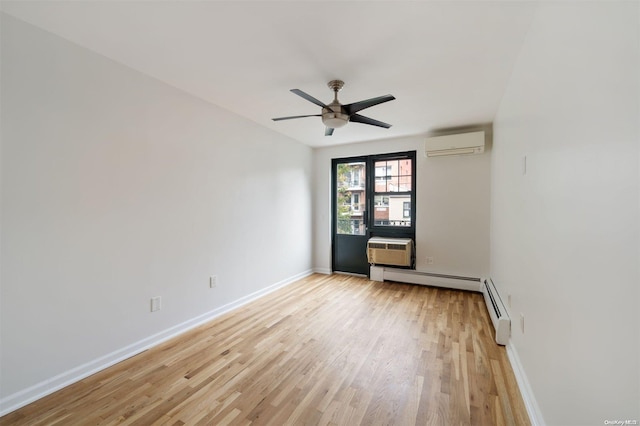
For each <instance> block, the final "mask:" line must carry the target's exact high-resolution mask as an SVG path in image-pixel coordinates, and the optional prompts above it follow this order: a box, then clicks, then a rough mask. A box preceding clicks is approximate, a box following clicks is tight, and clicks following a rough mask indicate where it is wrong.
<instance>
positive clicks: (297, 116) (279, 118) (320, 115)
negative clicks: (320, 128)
mask: <svg viewBox="0 0 640 426" xmlns="http://www.w3.org/2000/svg"><path fill="white" fill-rule="evenodd" d="M304 117H322V114H311V115H292V116H290V117H278V118H272V120H273V121H281V120H291V119H292V118H304Z"/></svg>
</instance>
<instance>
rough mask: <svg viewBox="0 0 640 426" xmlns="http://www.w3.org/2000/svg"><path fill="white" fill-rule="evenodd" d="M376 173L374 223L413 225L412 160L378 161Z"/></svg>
mask: <svg viewBox="0 0 640 426" xmlns="http://www.w3.org/2000/svg"><path fill="white" fill-rule="evenodd" d="M375 173H376V179H375V186H374V191H375V194H374V215H373V216H374V217H373V219H374V225H375V226H411V216H412V208H413V207H412V205H411V192H412V191H413V188H412V185H411V181H412V176H411V173H412V160H411V159H409V158H406V159H405V158H403V159H398V160H388V161H376V163H375ZM380 193H385V194H384V195H383V194H380ZM394 193H397V194H394Z"/></svg>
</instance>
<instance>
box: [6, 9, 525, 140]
mask: <svg viewBox="0 0 640 426" xmlns="http://www.w3.org/2000/svg"><path fill="white" fill-rule="evenodd" d="M535 7H536V6H535V2H516V1H475V2H474V1H468V2H453V1H451V2H445V1H410V2H409V1H297V2H293V1H264V0H263V1H251V2H248V1H225V2H223V1H135V2H129V1H55V0H49V1H42V2H40V1H2V10H3V11H4V12H6V13H8V14H10V15H12V16H14V17H17V18H19V19H22V20H24V21H26V22H29V23H31V24H34V25H36V26H38V27H41V28H44V29H46V30H48V31H51V32H53V33H55V34H58V35H60V36H62V37H64V38H66V39H68V40H71V41H72V42H74V43H77V44H79V45H81V46H84V47H86V48H88V49H91V50H93V51H96V52H98V53H100V54H102V55H104V56H106V57H109V58H111V59H114V60H115V61H118V62H121V63H123V64H126V65H128V66H129V67H131V68H134V69H136V70H139V71H141V72H143V73H146V74H148V75H151V76H153V77H156V78H158V79H160V80H162V81H164V82H166V83H168V84H170V85H172V86H175V87H178V88H180V89H183V90H185V91H186V92H189V93H191V94H193V95H195V96H198V97H200V98H202V99H205V100H207V101H209V102H211V103H213V104H216V105H219V106H221V107H223V108H226V109H228V110H230V111H233V112H235V113H237V114H239V115H242V116H244V117H246V118H248V119H250V120H252V121H255V122H257V123H259V124H261V125H263V126H265V127H268V128H270V129H273V130H275V131H277V132H280V133H282V134H285V135H287V136H289V137H291V138H293V139H296V140H298V141H300V142H303V143H305V144H308V145H310V146H314V147H316V146H326V145H333V144H342V143H352V142H361V141H367V140H374V139H386V138H391V137H400V136H409V135H419V134H426V133H428V132H430V131H434V130H438V129H443V128H450V127H458V126H468V125H474V124H481V123H489V122H491V121H493V118H494V116H495V114H496V111H497V108H498V105H499V103H500V99H501V97H502V94H503V93H504V90H505V87H506V84H507V82H508V79H509V77H510V75H511V70H512V68H513V64H514V62H515V59H516V57H517V55H518V52H519V50H520V48H521V46H522V43H523V40H524V37H525V34H526V32H527V30H528V28H529V24H530V22H531V19H532V16H533V13H534V10H535ZM332 79H341V80H344V81H345V83H346V84H345V87H344V88H343V89H342V91H341V92H340V94H339V99H340V101H341V102H342V103H343V104H346V103H351V102H356V101H360V100H363V99H368V98H372V97H376V96H380V95H385V94H393V95H394V96H395V97H396V100H395V101H391V102H387V103H384V104H381V105H377V106H374V107H372V108H370V109H366V110H363V111H361V112H360V114H362V115H365V116H368V117H371V118H375V119H377V120H381V121H384V122H387V123H390V124H392V125H393V126H392V127H391V129H388V130H387V129H382V128H379V127H374V126H367V125H363V124H359V123H350V124H348V125H347V126H346V127H343V128H340V129H336V131H335V132H334V134H333V136H331V137H325V136H324V126H323V125H322V122H321V121H320V118H319V117H311V118H303V119H298V120H288V121H280V122H273V121H272V120H271V118H273V117H281V116H289V115H302V114H318V113H319V112H320V108H319V107H317V106H316V105H314V104H312V103H310V102H308V101H306V100H304V99H302V98H301V97H299V96H296V95H294V94H293V93H291V92H289V89H293V88H297V89H301V90H303V91H305V92H307V93H308V94H310V95H312V96H314V97H315V98H318V99H320V100H321V101H323V102H325V103H328V102H330V101H331V100H332V92H331V91H330V90H329V88H328V87H327V85H326V84H327V82H328V81H329V80H332Z"/></svg>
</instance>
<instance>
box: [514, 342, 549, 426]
mask: <svg viewBox="0 0 640 426" xmlns="http://www.w3.org/2000/svg"><path fill="white" fill-rule="evenodd" d="M506 348H507V357H508V358H509V362H510V363H511V369H512V370H513V374H514V375H515V376H516V382H518V388H519V389H520V394H522V399H523V401H524V405H525V407H526V409H527V414H529V420H530V421H531V424H532V425H534V426H545V425H546V423H545V422H544V418H543V417H542V412H541V411H540V407H539V406H538V402H537V401H536V398H535V395H534V394H533V389H531V385H530V384H529V379H527V375H526V373H525V372H524V368H522V364H521V363H520V357H519V356H518V352H517V351H516V348H515V347H514V346H513V342H512V341H511V340H509V343H507V345H506Z"/></svg>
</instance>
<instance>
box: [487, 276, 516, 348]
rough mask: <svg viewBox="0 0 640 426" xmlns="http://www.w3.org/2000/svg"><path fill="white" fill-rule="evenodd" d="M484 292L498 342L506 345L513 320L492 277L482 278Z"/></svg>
mask: <svg viewBox="0 0 640 426" xmlns="http://www.w3.org/2000/svg"><path fill="white" fill-rule="evenodd" d="M482 294H483V295H484V301H485V303H486V304H487V310H488V311H489V316H490V317H491V322H492V323H493V328H495V330H496V342H497V343H498V344H499V345H506V344H507V342H508V341H509V336H510V335H511V320H510V319H509V314H508V313H507V308H505V306H504V303H502V299H501V298H500V295H499V294H498V290H497V289H496V286H495V284H494V283H493V281H492V280H491V278H488V279H483V280H482Z"/></svg>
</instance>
